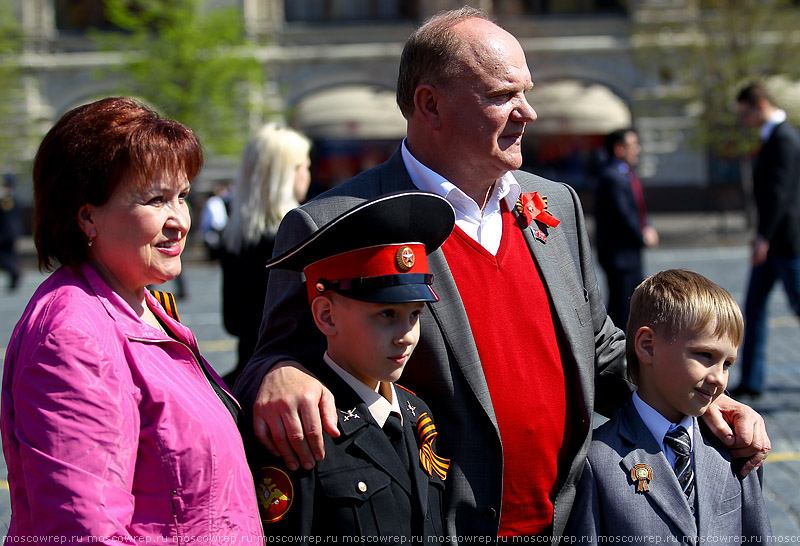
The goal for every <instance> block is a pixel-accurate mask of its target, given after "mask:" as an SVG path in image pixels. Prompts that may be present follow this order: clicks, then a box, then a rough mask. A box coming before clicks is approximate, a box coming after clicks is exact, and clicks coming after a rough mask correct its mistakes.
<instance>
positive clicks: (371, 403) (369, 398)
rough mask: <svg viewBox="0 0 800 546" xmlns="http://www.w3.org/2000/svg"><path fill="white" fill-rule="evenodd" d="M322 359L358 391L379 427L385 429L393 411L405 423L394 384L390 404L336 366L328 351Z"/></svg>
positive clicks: (391, 386) (391, 385)
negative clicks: (384, 426)
mask: <svg viewBox="0 0 800 546" xmlns="http://www.w3.org/2000/svg"><path fill="white" fill-rule="evenodd" d="M322 359H323V360H324V361H325V363H326V364H327V365H328V366H330V368H331V369H332V370H333V371H334V372H336V375H338V376H339V377H341V378H342V379H343V380H344V382H345V383H347V384H348V385H350V387H351V388H352V389H353V390H354V391H356V394H357V395H358V396H359V398H361V400H363V401H364V403H365V404H366V405H367V408H368V409H369V412H370V414H371V415H372V418H373V419H375V421H376V422H377V423H378V426H379V427H381V428H383V425H384V424H385V423H386V420H387V419H388V418H389V414H390V413H392V412H393V411H394V412H397V413H398V414H399V415H400V422H401V423H402V422H403V413H402V412H401V411H400V403H399V402H398V401H397V394H396V393H395V390H394V383H389V389H390V390H391V392H392V401H391V402H389V401H388V400H387V399H386V398H384V397H383V396H381V395H380V394H379V393H378V392H377V391H374V390H372V389H370V388H369V387H368V386H366V385H365V384H364V383H362V382H361V381H359V380H358V379H356V378H355V377H353V376H352V375H351V374H350V373H349V372H347V371H345V370H344V369H342V368H341V367H340V366H339V365H338V364H336V362H334V361H333V359H332V358H331V357H330V356H329V355H328V352H327V351H326V352H325V354H324V355H323V357H322ZM380 385H381V383H380V382H378V388H380Z"/></svg>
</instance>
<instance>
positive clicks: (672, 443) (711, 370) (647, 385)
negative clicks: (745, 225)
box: [565, 269, 772, 544]
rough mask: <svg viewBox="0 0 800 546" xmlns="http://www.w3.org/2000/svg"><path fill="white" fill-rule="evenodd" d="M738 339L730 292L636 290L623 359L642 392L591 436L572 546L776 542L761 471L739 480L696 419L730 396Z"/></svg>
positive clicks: (669, 277)
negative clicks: (575, 545)
mask: <svg viewBox="0 0 800 546" xmlns="http://www.w3.org/2000/svg"><path fill="white" fill-rule="evenodd" d="M743 330H744V322H743V320H742V314H741V311H740V310H739V306H738V305H737V303H736V301H735V300H734V299H733V297H732V296H731V295H730V293H728V291H727V290H725V289H724V288H722V287H720V286H719V285H717V284H715V283H713V282H711V281H710V280H708V279H707V278H705V277H703V276H702V275H700V274H698V273H694V272H692V271H688V270H685V269H671V270H667V271H662V272H660V273H657V274H655V275H653V276H651V277H649V278H647V279H646V280H645V281H644V282H642V283H641V284H640V285H639V286H638V287H637V288H636V290H635V292H634V294H633V297H632V298H631V313H630V318H629V320H628V330H627V341H626V344H627V345H626V352H627V360H628V378H629V380H630V381H631V382H632V383H634V384H636V385H637V387H638V388H637V390H636V391H635V392H634V393H633V394H632V396H631V399H630V400H628V402H627V403H626V404H625V405H624V406H623V407H622V409H620V411H619V413H618V414H617V415H616V417H614V419H612V420H611V421H609V422H607V423H605V424H604V425H602V426H601V427H599V428H598V429H597V430H596V431H595V433H594V435H593V438H592V443H591V447H590V449H589V457H588V460H587V462H586V466H585V467H584V471H583V475H582V477H581V480H580V482H579V485H578V490H577V497H576V501H575V505H574V507H573V510H572V514H571V516H570V520H569V523H568V525H567V529H566V533H565V534H566V535H568V538H567V539H565V542H579V543H599V542H619V541H621V540H622V541H627V542H631V541H633V542H635V543H639V544H644V543H650V542H662V541H663V542H673V543H690V544H695V543H697V542H698V541H699V542H719V543H725V542H730V543H739V542H742V543H751V542H758V543H768V542H769V541H770V540H771V537H772V531H771V528H770V523H769V518H768V517H767V512H766V509H765V507H764V499H763V497H762V495H761V472H758V473H756V472H753V473H751V474H750V475H748V476H747V477H746V478H744V479H742V478H740V477H739V476H738V473H737V471H736V469H735V468H733V466H735V465H732V464H731V456H730V453H729V452H728V451H727V450H726V449H725V448H724V447H722V445H721V444H720V443H719V441H718V440H717V439H716V438H715V437H714V435H713V434H710V433H709V432H708V430H707V429H706V428H705V425H704V424H703V423H702V421H698V420H697V417H699V416H701V415H702V414H703V413H704V412H705V411H706V409H707V408H708V406H709V405H710V404H711V403H712V402H713V401H714V400H715V399H716V398H717V397H718V396H719V395H720V394H722V393H723V392H724V391H725V388H726V386H727V384H728V368H729V367H730V366H731V365H732V364H733V361H734V360H736V356H737V351H738V348H739V344H740V343H741V341H742V333H743ZM742 462H743V461H742Z"/></svg>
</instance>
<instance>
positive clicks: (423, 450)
mask: <svg viewBox="0 0 800 546" xmlns="http://www.w3.org/2000/svg"><path fill="white" fill-rule="evenodd" d="M417 433H418V434H419V444H420V448H419V460H420V463H421V464H422V468H424V469H425V471H426V472H427V473H428V475H429V476H431V477H432V476H433V473H434V472H435V473H436V475H437V476H439V477H440V478H441V479H443V480H444V479H446V478H447V471H448V469H449V468H450V459H445V458H444V457H440V456H439V455H437V454H436V453H434V451H433V440H434V438H436V436H437V435H438V434H439V433H438V432H436V426H435V425H434V424H433V419H431V417H430V415H428V413H427V412H425V413H423V414H422V415H420V416H419V419H417Z"/></svg>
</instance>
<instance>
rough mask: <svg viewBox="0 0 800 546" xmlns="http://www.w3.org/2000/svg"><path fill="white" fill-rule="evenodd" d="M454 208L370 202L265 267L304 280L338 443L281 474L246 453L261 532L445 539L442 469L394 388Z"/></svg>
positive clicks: (415, 404)
mask: <svg viewBox="0 0 800 546" xmlns="http://www.w3.org/2000/svg"><path fill="white" fill-rule="evenodd" d="M454 222H455V213H454V211H453V208H452V206H451V205H450V204H449V203H448V202H447V201H446V200H444V199H442V198H440V197H438V196H436V195H432V194H426V193H422V192H407V193H402V194H394V195H389V196H385V197H382V198H378V199H376V200H372V201H368V202H365V203H363V204H361V205H359V206H357V207H355V208H353V209H351V210H350V211H349V212H346V213H345V214H343V215H341V216H339V217H338V218H336V219H334V220H333V221H331V222H330V223H328V224H326V225H325V226H323V227H322V228H320V229H319V230H318V231H316V232H315V233H313V234H312V235H311V236H310V237H309V238H307V239H306V240H305V241H302V242H301V243H300V244H298V245H297V246H295V247H294V248H292V249H290V250H288V251H286V252H285V253H283V254H281V255H280V256H277V257H274V258H273V259H272V260H270V261H269V262H268V263H267V267H268V268H284V269H289V270H295V271H303V273H304V275H305V277H306V283H307V293H308V299H309V302H310V305H311V309H312V312H313V316H314V320H315V323H316V325H317V327H318V328H319V329H320V331H321V332H322V333H323V334H324V335H325V336H326V337H327V351H326V353H325V355H324V357H322V358H323V359H324V361H325V363H326V364H327V366H323V367H322V368H321V369H320V374H319V379H320V380H321V381H322V382H323V383H324V384H325V385H326V386H327V387H328V388H329V389H330V390H331V392H332V393H333V395H334V398H335V400H336V405H337V409H338V415H339V430H340V432H341V434H340V436H339V437H338V438H335V439H334V438H331V437H329V436H326V437H325V453H326V456H325V459H324V460H322V461H320V462H318V463H317V465H316V466H315V467H314V468H313V469H312V470H305V469H303V468H300V469H299V470H297V471H288V470H286V467H285V466H284V465H283V462H282V461H281V460H279V459H276V458H275V457H273V456H272V455H270V454H269V453H268V452H267V451H266V450H265V449H263V448H260V447H256V448H254V451H251V464H252V466H253V467H254V469H255V483H256V489H257V494H258V500H259V505H260V509H261V515H262V520H263V522H264V530H265V533H266V534H267V535H268V536H287V537H288V536H291V537H292V538H293V541H294V540H297V541H299V542H301V543H303V542H313V541H319V540H323V541H324V540H325V539H328V538H330V539H333V538H334V537H336V538H340V537H345V536H347V537H381V543H384V542H385V543H389V544H391V543H397V542H410V541H412V540H413V541H414V542H419V543H422V544H425V543H427V542H428V541H432V542H434V543H436V544H438V542H439V541H438V540H437V537H441V536H442V533H443V521H442V512H441V502H442V500H441V497H442V491H443V488H444V480H445V477H446V475H447V470H448V467H449V460H447V459H444V458H442V457H440V456H439V455H438V454H437V453H436V445H435V438H436V435H437V434H438V433H437V431H436V428H435V426H434V422H433V417H432V416H431V413H430V410H429V409H428V407H427V406H426V405H425V403H424V402H423V401H422V400H420V399H419V398H417V397H416V396H415V395H414V394H413V393H411V392H410V391H408V390H405V389H403V388H402V387H400V386H399V385H395V384H394V382H395V381H396V380H397V379H398V378H399V377H400V374H401V373H402V372H403V368H404V366H405V364H406V362H407V361H408V359H409V358H410V356H411V353H412V352H413V351H414V348H415V347H416V345H417V341H418V340H419V331H420V330H419V317H420V314H421V312H422V309H423V307H424V305H425V303H426V302H436V301H438V300H439V297H438V296H437V295H436V293H435V292H434V291H433V289H432V288H431V283H432V280H433V279H432V275H430V274H429V272H428V265H427V254H428V253H430V252H433V251H434V250H436V249H437V248H438V247H439V246H440V245H441V244H442V243H443V242H444V240H445V239H446V238H447V237H448V236H449V235H450V232H451V231H452V229H453V225H454Z"/></svg>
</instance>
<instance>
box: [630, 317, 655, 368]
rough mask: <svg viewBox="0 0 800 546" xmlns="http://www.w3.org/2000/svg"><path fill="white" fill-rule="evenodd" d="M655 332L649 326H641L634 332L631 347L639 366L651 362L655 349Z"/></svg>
mask: <svg viewBox="0 0 800 546" xmlns="http://www.w3.org/2000/svg"><path fill="white" fill-rule="evenodd" d="M655 344H656V341H655V332H654V331H653V329H652V328H650V327H649V326H642V327H641V328H639V329H638V330H636V335H635V336H634V338H633V347H634V349H636V357H637V358H638V359H639V363H640V364H650V363H651V362H652V361H653V352H654V349H655Z"/></svg>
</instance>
